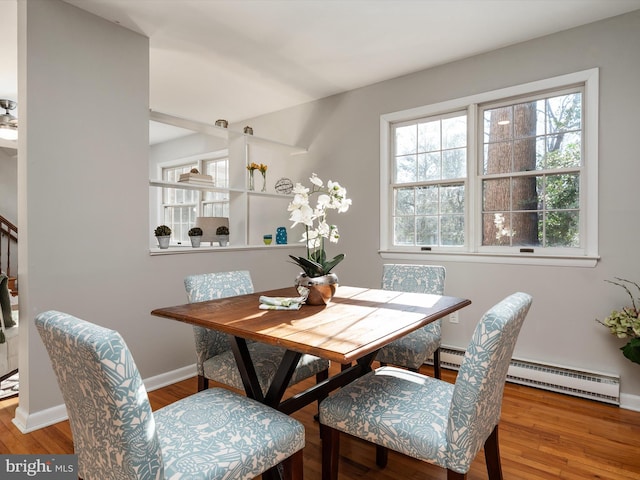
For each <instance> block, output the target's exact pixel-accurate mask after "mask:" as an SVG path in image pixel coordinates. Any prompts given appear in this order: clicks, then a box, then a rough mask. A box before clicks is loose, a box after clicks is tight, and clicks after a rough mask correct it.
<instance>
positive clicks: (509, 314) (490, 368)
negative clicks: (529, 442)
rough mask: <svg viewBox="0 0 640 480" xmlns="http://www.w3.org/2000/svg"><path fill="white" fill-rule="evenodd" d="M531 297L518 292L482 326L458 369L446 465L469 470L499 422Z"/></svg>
mask: <svg viewBox="0 0 640 480" xmlns="http://www.w3.org/2000/svg"><path fill="white" fill-rule="evenodd" d="M531 302H532V297H531V296H530V295H528V294H526V293H521V292H519V293H514V294H513V295H510V296H508V297H507V298H505V299H504V300H502V301H501V302H500V303H498V304H497V305H495V306H494V307H492V308H491V309H490V310H489V311H488V312H487V313H485V314H484V316H483V317H482V318H481V319H480V321H479V322H478V324H477V326H476V328H475V331H474V333H473V337H472V338H471V342H470V343H469V346H468V347H467V351H466V352H465V356H464V359H463V361H462V365H461V366H460V370H459V371H458V376H457V378H456V384H455V387H454V390H453V398H452V400H451V409H450V410H449V422H448V426H447V442H448V445H449V449H448V452H447V467H448V468H450V469H452V470H455V471H458V472H467V471H468V470H469V467H470V465H471V462H473V460H474V458H475V457H476V454H477V453H478V451H479V450H480V449H481V448H482V447H483V445H484V442H485V440H486V439H487V437H488V436H489V435H490V434H491V432H492V431H493V429H494V427H495V426H496V425H497V424H498V422H499V421H500V411H501V408H502V394H503V392H504V384H505V381H506V379H507V370H508V369H509V363H510V362H511V356H512V355H513V349H514V348H515V345H516V341H517V339H518V334H519V333H520V328H521V327H522V323H523V322H524V319H525V317H526V316H527V312H528V311H529V307H530V306H531Z"/></svg>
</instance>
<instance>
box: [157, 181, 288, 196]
mask: <svg viewBox="0 0 640 480" xmlns="http://www.w3.org/2000/svg"><path fill="white" fill-rule="evenodd" d="M149 185H150V186H152V187H162V188H181V189H184V190H203V191H207V192H220V193H230V192H231V193H246V194H247V195H251V196H258V197H260V196H262V197H272V198H293V195H292V194H289V193H287V194H285V193H276V192H260V191H258V190H243V189H240V188H222V187H214V186H209V185H206V184H205V185H203V184H201V183H188V182H166V181H164V180H149Z"/></svg>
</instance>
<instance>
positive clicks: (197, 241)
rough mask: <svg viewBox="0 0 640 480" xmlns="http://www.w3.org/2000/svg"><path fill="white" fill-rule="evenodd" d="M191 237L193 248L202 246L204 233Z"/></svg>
mask: <svg viewBox="0 0 640 480" xmlns="http://www.w3.org/2000/svg"><path fill="white" fill-rule="evenodd" d="M189 239H190V240H191V246H192V247H193V248H198V247H199V246H200V241H201V240H202V235H194V236H192V237H189Z"/></svg>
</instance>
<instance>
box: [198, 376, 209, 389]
mask: <svg viewBox="0 0 640 480" xmlns="http://www.w3.org/2000/svg"><path fill="white" fill-rule="evenodd" d="M207 388H209V379H208V378H207V377H205V376H204V375H198V391H199V392H201V391H203V390H206V389H207Z"/></svg>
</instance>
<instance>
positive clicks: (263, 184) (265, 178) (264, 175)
mask: <svg viewBox="0 0 640 480" xmlns="http://www.w3.org/2000/svg"><path fill="white" fill-rule="evenodd" d="M261 191H262V192H266V191H267V172H263V173H262V190H261Z"/></svg>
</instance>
